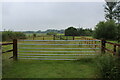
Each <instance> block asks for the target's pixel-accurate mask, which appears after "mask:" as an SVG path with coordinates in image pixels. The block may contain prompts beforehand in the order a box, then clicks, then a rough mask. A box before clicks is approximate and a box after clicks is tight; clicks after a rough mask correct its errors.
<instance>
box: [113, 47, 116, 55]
mask: <svg viewBox="0 0 120 80" xmlns="http://www.w3.org/2000/svg"><path fill="white" fill-rule="evenodd" d="M115 53H116V45H114V54H113V55H115Z"/></svg>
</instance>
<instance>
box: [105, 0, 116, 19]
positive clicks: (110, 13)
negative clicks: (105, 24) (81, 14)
mask: <svg viewBox="0 0 120 80" xmlns="http://www.w3.org/2000/svg"><path fill="white" fill-rule="evenodd" d="M105 1H106V6H105V13H106V14H105V19H106V20H114V18H115V13H116V7H117V3H118V2H117V1H118V0H115V1H114V2H109V1H108V0H105Z"/></svg>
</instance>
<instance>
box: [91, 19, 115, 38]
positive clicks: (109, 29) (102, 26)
mask: <svg viewBox="0 0 120 80" xmlns="http://www.w3.org/2000/svg"><path fill="white" fill-rule="evenodd" d="M116 29H117V26H116V24H115V22H114V21H113V20H109V21H107V22H104V21H103V22H99V23H98V24H97V25H96V27H95V31H94V35H93V36H94V37H95V38H97V39H100V38H103V39H109V40H115V39H116V36H117V33H116Z"/></svg>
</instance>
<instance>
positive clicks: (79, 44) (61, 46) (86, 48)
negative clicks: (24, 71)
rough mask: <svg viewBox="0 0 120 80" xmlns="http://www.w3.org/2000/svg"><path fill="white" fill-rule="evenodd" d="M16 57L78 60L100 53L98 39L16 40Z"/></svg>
mask: <svg viewBox="0 0 120 80" xmlns="http://www.w3.org/2000/svg"><path fill="white" fill-rule="evenodd" d="M16 43H17V44H16V46H17V51H16V53H17V54H16V55H15V56H16V57H17V59H34V60H79V59H80V58H81V57H89V56H94V55H98V54H99V53H100V40H18V41H16Z"/></svg>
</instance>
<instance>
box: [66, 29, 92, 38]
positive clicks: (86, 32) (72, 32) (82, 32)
mask: <svg viewBox="0 0 120 80" xmlns="http://www.w3.org/2000/svg"><path fill="white" fill-rule="evenodd" d="M92 34H93V30H92V29H89V28H86V29H83V28H75V27H68V28H67V29H65V36H91V35H92Z"/></svg>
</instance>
